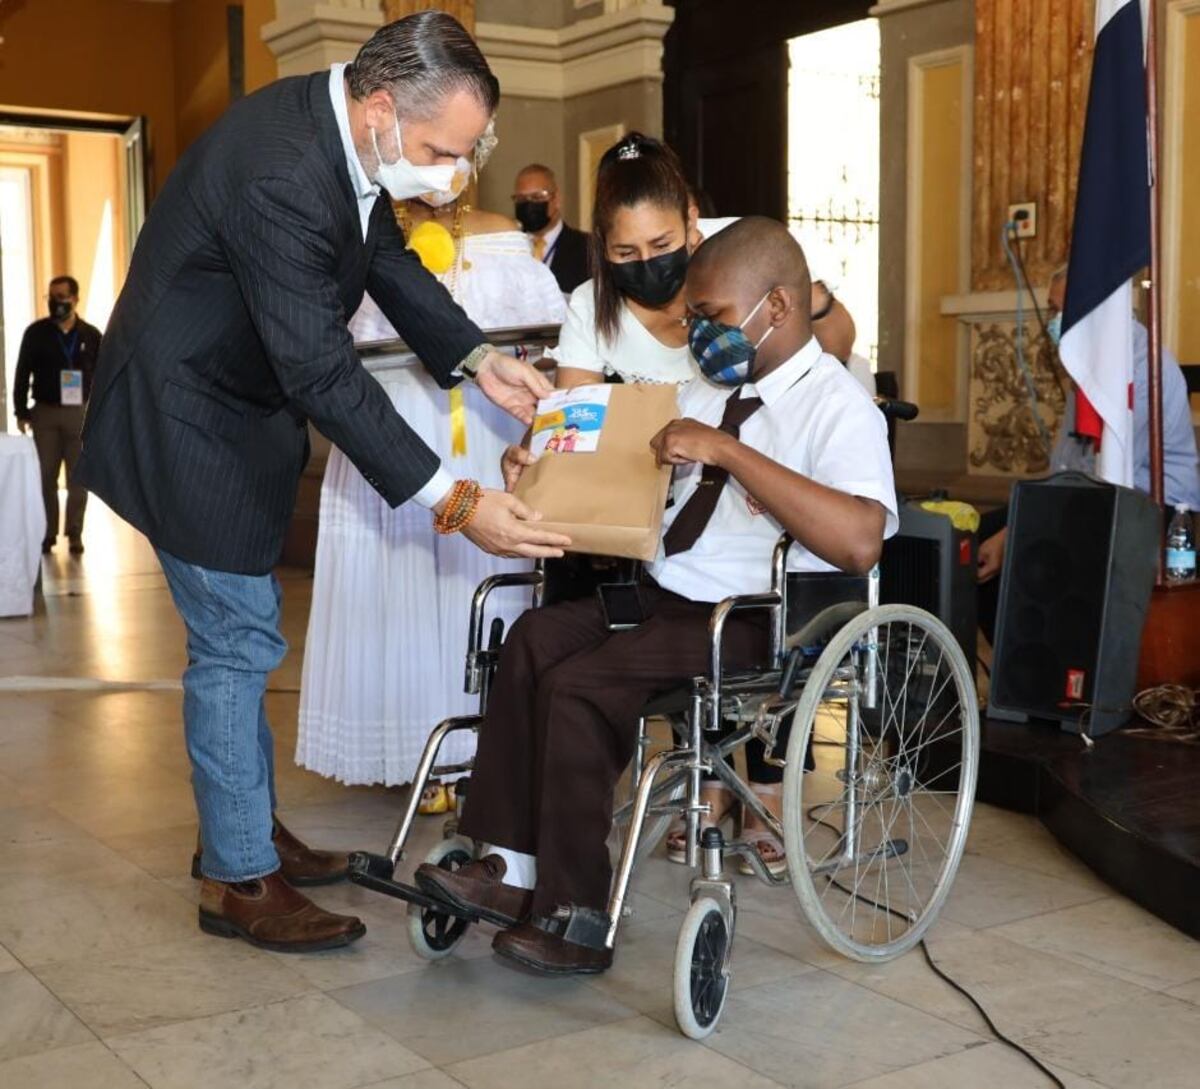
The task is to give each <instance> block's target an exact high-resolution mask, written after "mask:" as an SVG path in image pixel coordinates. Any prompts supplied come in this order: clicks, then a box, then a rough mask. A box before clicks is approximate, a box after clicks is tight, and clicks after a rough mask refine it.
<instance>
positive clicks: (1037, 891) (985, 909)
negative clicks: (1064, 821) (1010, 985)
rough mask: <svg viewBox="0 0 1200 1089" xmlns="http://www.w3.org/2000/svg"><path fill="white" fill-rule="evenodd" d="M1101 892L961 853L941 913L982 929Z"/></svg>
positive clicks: (1084, 900)
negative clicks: (951, 885)
mask: <svg viewBox="0 0 1200 1089" xmlns="http://www.w3.org/2000/svg"><path fill="white" fill-rule="evenodd" d="M1103 895H1104V894H1103V893H1102V892H1100V891H1099V890H1097V889H1096V888H1095V887H1094V886H1092V887H1089V886H1086V885H1078V884H1075V883H1073V882H1069V881H1061V880H1059V879H1058V878H1055V877H1047V876H1046V875H1044V874H1040V873H1033V872H1031V871H1030V870H1023V869H1020V868H1019V867H1017V866H1009V865H1008V864H1006V863H1004V862H997V861H995V860H993V859H990V858H984V857H981V856H979V855H964V856H963V860H962V863H961V864H960V865H959V868H958V873H957V875H956V876H955V879H954V885H953V887H952V888H951V890H950V895H949V897H948V898H947V900H946V905H945V907H943V908H942V915H943V916H944V917H945V918H947V919H950V920H951V921H952V922H956V923H961V924H962V925H963V926H969V927H971V928H973V929H983V928H985V927H991V926H999V925H1000V924H1002V923H1008V922H1013V921H1015V920H1017V919H1024V918H1028V917H1029V916H1031V915H1043V914H1045V913H1046V912H1048V911H1058V910H1059V909H1061V908H1065V907H1073V906H1074V905H1076V904H1084V903H1088V902H1089V901H1092V900H1096V899H1099V898H1100V897H1102V896H1103Z"/></svg>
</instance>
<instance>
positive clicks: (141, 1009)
mask: <svg viewBox="0 0 1200 1089" xmlns="http://www.w3.org/2000/svg"><path fill="white" fill-rule="evenodd" d="M38 978H39V979H41V980H42V982H43V983H45V984H46V986H47V987H49V988H50V989H51V990H52V991H53V992H54V993H55V994H56V995H57V996H58V998H59V999H60V1000H61V1001H62V1002H64V1003H65V1004H66V1005H67V1006H69V1007H70V1008H71V1009H72V1010H74V1011H75V1014H76V1015H77V1016H78V1017H79V1018H80V1020H82V1021H83V1022H84V1023H85V1024H86V1025H87V1026H88V1027H89V1028H90V1029H91V1030H92V1031H93V1032H95V1033H96V1035H98V1036H100V1037H109V1036H117V1035H122V1034H127V1033H131V1032H137V1031H140V1030H142V1029H147V1028H154V1027H155V1026H157V1025H164V1024H169V1023H171V1022H173V1021H189V1020H194V1019H196V1018H201V1017H209V1016H211V1015H212V1014H216V1013H224V1012H226V1011H227V1010H241V1009H248V1008H250V1007H252V1006H262V1005H266V1004H268V1003H271V1002H277V1001H279V1000H281V999H284V998H291V997H294V996H295V995H298V994H302V993H304V992H306V991H309V990H311V989H312V985H311V984H310V983H309V981H308V980H307V979H305V977H304V976H303V975H302V974H300V973H298V972H295V971H292V970H291V969H290V968H289V967H288V966H287V965H286V964H285V963H284V962H282V961H281V960H278V959H277V958H276V957H274V956H271V955H269V954H267V953H264V952H261V951H259V950H255V949H251V948H249V947H247V946H245V945H243V944H242V943H241V942H230V941H222V940H220V939H218V938H214V937H210V936H208V935H204V934H200V933H197V935H196V936H195V937H194V938H189V939H187V940H185V941H179V942H169V943H166V944H162V945H146V946H136V947H133V948H130V949H123V950H121V951H119V952H115V953H110V954H107V955H105V956H100V957H89V958H86V959H83V960H77V961H66V962H62V963H58V964H49V965H43V966H42V967H40V968H39V969H38Z"/></svg>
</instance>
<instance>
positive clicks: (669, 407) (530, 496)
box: [515, 383, 679, 560]
mask: <svg viewBox="0 0 1200 1089" xmlns="http://www.w3.org/2000/svg"><path fill="white" fill-rule="evenodd" d="M678 415H679V411H678V408H677V406H676V399H675V386H673V385H666V386H653V385H622V384H616V383H612V384H603V385H593V386H577V387H576V388H574V389H570V390H559V391H557V392H556V393H554V394H553V395H551V396H550V397H548V398H546V399H545V400H543V401H540V402H539V403H538V411H537V416H536V418H535V419H534V423H533V432H532V435H531V439H530V448H531V449H532V451H533V452H534V453H535V454H536V455H537V456H538V460H537V461H536V462H535V463H534V464H533V465H530V466H529V467H528V468H526V470H525V471H524V472H523V473H522V474H521V479H520V480H519V481H518V482H517V487H516V492H515V494H516V496H517V497H518V498H519V499H521V500H522V501H523V502H525V503H528V504H529V506H531V507H533V508H534V510H538V511H541V513H542V523H541V524H542V525H543V526H544V527H545V528H546V529H548V530H553V531H555V532H559V533H565V534H566V535H567V536H569V537H570V538H571V548H570V549H569V551H571V552H588V553H593V554H597V555H602V556H624V557H627V558H629V559H635V560H652V559H654V556H655V554H656V553H657V551H658V542H659V539H660V538H661V536H662V516H663V509H664V508H665V506H666V502H667V490H668V488H669V487H670V483H671V467H670V466H669V465H664V466H662V467H661V468H660V467H659V466H658V465H656V464H655V463H654V454H653V452H652V451H651V449H650V440H651V439H652V438H653V437H654V436H655V435H656V434H657V433H658V432H659V431H660V430H662V428H664V427H665V426H666V425H667V424H668V423H670V421H671V420H673V419H675V418H676V417H677V416H678Z"/></svg>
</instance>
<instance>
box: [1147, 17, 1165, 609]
mask: <svg viewBox="0 0 1200 1089" xmlns="http://www.w3.org/2000/svg"><path fill="white" fill-rule="evenodd" d="M1146 7H1147V18H1146V114H1147V117H1146V150H1147V152H1148V156H1149V164H1148V166H1149V171H1150V294H1149V299H1148V303H1149V310H1150V312H1149V315H1148V316H1149V319H1150V328H1149V332H1150V337H1149V340H1150V344H1149V348H1150V352H1149V355H1150V358H1149V359H1148V361H1147V362H1148V364H1149V381H1148V383H1147V385H1148V395H1149V397H1148V399H1149V409H1150V413H1149V415H1150V495H1151V498H1153V500H1154V502H1155V503H1157V504H1158V505H1159V507H1160V508H1161V507H1162V506H1163V502H1164V495H1163V406H1162V246H1161V240H1160V238H1159V222H1160V218H1161V216H1160V212H1161V205H1162V189H1161V186H1160V184H1159V181H1160V178H1161V174H1160V172H1159V153H1158V20H1157V17H1156V14H1157V13H1156V9H1157V7H1158V5H1157V4H1156V3H1155V0H1147V5H1146ZM1159 551H1160V553H1161V551H1162V550H1161V549H1160V550H1159ZM1159 559H1160V563H1159V565H1158V566H1159V573H1158V579H1159V584H1160V585H1161V583H1162V563H1161V559H1162V557H1161V555H1160V557H1159Z"/></svg>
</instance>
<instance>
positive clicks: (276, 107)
mask: <svg viewBox="0 0 1200 1089" xmlns="http://www.w3.org/2000/svg"><path fill="white" fill-rule="evenodd" d="M263 133H270V134H271V138H270V139H268V140H264V139H263ZM364 290H369V291H370V292H371V295H372V297H373V298H375V299H377V300H379V301H380V303H381V306H382V308H383V311H384V313H385V314H386V316H387V318H388V320H389V321H390V322H391V323H392V324H393V325H394V326H395V327H396V329H397V330H399V332H400V334H401V336H402V337H403V338H404V340H405V341H406V342H407V343H408V345H409V346H410V347H411V348H413V350H414V351H415V352H416V353H417V355H418V356H419V357H420V358H421V360H422V361H423V362H424V364H425V366H426V367H427V369H429V370H430V372H431V373H432V374H433V375H434V376H435V378H437V380H438V381H439V382H441V383H442V384H444V385H447V386H449V385H453V383H454V379H453V378H452V377H451V371H452V370H453V369H454V368H455V367H456V366H457V365H458V364H459V363H460V362H461V361H462V360H463V359H464V358H465V357H466V356H467V355H468V354H469V353H470V352H471V351H472V350H473V349H474V348H476V347H477V346H478V345H480V344H482V343H483V341H484V338H483V335H482V334H481V333H480V332H479V330H478V329H477V328H476V327H475V325H474V324H472V323H471V322H470V321H469V320H468V319H467V317H466V315H465V314H463V313H462V311H461V310H460V309H459V308H457V307H455V306H453V305H452V304H450V303H449V301H448V299H447V298H446V294H445V289H444V288H443V287H442V286H441V285H440V284H439V283H438V282H437V280H435V279H434V278H433V277H432V276H431V275H430V274H429V273H428V272H426V271H425V269H424V268H423V267H422V266H421V263H420V260H419V259H418V258H417V256H416V255H415V254H413V253H412V252H411V251H409V250H407V249H405V243H404V238H403V236H402V235H401V233H400V230H399V228H398V227H397V226H396V222H395V218H394V216H393V214H392V210H391V207H390V202H389V200H388V197H387V195H386V193H384V194H381V196H380V197H379V199H378V200H377V201H376V204H375V207H374V209H373V211H372V214H371V219H370V223H369V227H368V231H367V238H366V241H365V243H364V241H363V233H362V223H361V220H360V218H359V213H358V208H357V205H356V201H355V194H354V191H353V188H352V186H351V183H350V177H349V172H348V171H347V168H346V153H345V150H344V149H343V145H342V143H341V137H340V135H339V132H338V127H337V121H336V119H335V117H334V113H333V107H332V104H331V102H330V98H329V73H328V72H327V71H325V72H318V73H316V74H314V75H312V76H300V77H294V78H290V79H282V80H279V81H278V82H277V83H274V84H272V85H271V86H270V87H268V88H266V89H264V90H262V91H260V92H258V93H257V94H255V95H253V96H251V97H250V98H246V99H243V100H242V101H240V102H238V103H236V104H235V105H234V106H233V107H231V108H230V109H229V110H228V111H227V112H226V114H225V115H224V117H223V118H222V119H221V120H220V121H219V122H217V124H216V125H215V126H213V128H211V129H210V130H209V131H208V132H207V133H206V134H205V135H204V136H203V137H201V139H200V140H198V141H197V142H196V143H195V144H193V145H192V146H191V148H189V150H188V151H187V152H186V153H185V154H184V156H183V157H182V159H181V160H180V161H179V164H178V165H177V166H176V167H175V170H174V171H173V172H172V174H171V176H170V177H169V178H168V180H167V183H166V185H165V187H164V188H163V191H162V193H161V195H160V196H159V197H158V199H157V200H156V201H155V203H154V206H153V207H152V208H151V210H150V214H149V216H148V217H147V220H146V224H145V226H144V227H143V229H142V233H141V236H140V238H139V239H138V244H137V247H136V249H135V250H134V255H133V262H132V265H131V267H130V271H129V278H128V280H127V282H126V285H125V289H124V290H123V291H122V293H121V297H120V299H119V300H118V303H117V307H116V310H115V311H114V313H113V317H112V321H111V322H110V324H109V327H108V331H107V333H106V335H105V338H104V346H103V350H102V352H101V356H100V366H99V370H98V372H97V375H96V387H95V391H94V393H93V396H92V404H91V407H90V408H89V410H88V414H87V423H86V425H85V428H84V448H83V458H82V461H81V462H80V473H79V475H80V479H81V480H82V481H83V482H84V483H85V484H86V486H87V487H88V488H89V489H90V490H92V491H94V492H95V493H96V494H97V495H99V496H100V497H101V498H102V499H104V501H105V502H106V503H108V505H109V506H111V507H112V508H113V509H115V510H116V511H117V513H118V514H120V515H121V516H122V517H123V518H125V519H126V520H127V521H129V522H131V523H132V524H133V525H134V526H136V527H137V528H138V529H140V530H141V531H142V532H143V533H145V534H146V536H147V537H149V538H150V540H151V542H152V543H153V544H154V545H155V546H156V547H158V548H161V549H164V550H165V551H167V552H169V553H171V554H172V555H174V556H176V557H178V558H179V559H182V560H185V561H187V562H188V563H193V564H198V565H200V566H202V567H207V568H212V569H216V570H221V571H230V572H235V573H239V574H251V575H257V574H265V573H266V572H267V571H269V570H270V568H271V567H272V566H273V565H274V564H275V563H276V562H277V561H278V559H279V555H280V552H281V551H282V547H283V537H284V533H285V531H286V528H287V524H288V521H289V519H290V517H291V514H292V510H293V507H294V504H295V497H296V489H297V486H298V484H299V480H300V474H301V471H302V469H303V467H304V463H305V461H306V460H307V458H308V453H309V450H308V432H307V427H306V424H307V421H308V419H309V418H311V419H312V421H313V423H314V424H315V425H316V426H317V428H318V429H319V430H320V431H321V432H322V433H323V434H324V435H326V436H327V437H328V438H329V439H330V440H331V441H332V442H333V443H335V444H336V445H337V446H338V447H339V448H341V449H342V451H343V452H345V454H346V455H347V457H349V458H350V460H351V461H352V462H353V463H354V464H355V465H356V466H357V467H358V469H359V470H360V471H361V472H362V474H363V476H364V478H365V479H366V480H367V482H368V483H370V484H371V485H372V486H373V487H374V488H375V489H376V490H377V491H378V492H379V494H380V495H381V496H382V497H383V498H384V499H385V500H386V501H387V502H388V503H389V504H391V505H392V506H397V505H399V504H400V503H402V502H403V501H405V500H406V499H408V498H409V497H410V496H412V495H413V494H415V493H416V492H417V491H419V490H420V488H421V487H422V486H423V485H424V484H425V483H426V482H427V481H428V480H429V478H430V477H431V476H432V475H433V473H434V472H435V471H436V469H437V468H438V465H439V461H438V458H437V455H436V454H434V453H433V452H432V451H430V450H429V449H428V447H427V446H426V445H425V444H424V443H423V442H422V441H421V439H420V438H419V437H418V436H417V434H416V433H415V432H414V431H413V430H412V429H411V428H410V427H409V426H408V425H407V424H406V423H405V422H404V421H403V420H402V419H401V418H400V417H399V416H398V415H397V414H396V411H395V410H394V409H393V407H392V404H391V401H390V400H389V399H388V396H387V394H386V393H385V392H384V390H383V387H382V386H380V385H379V383H378V382H377V381H375V379H374V378H372V377H371V376H370V375H369V374H368V373H367V372H366V370H365V369H364V368H363V367H362V364H361V363H360V361H359V358H358V355H357V354H356V352H355V350H354V345H353V342H352V340H351V337H350V333H349V332H348V331H347V328H346V316H347V315H349V314H353V313H354V311H355V310H356V309H357V308H358V305H359V302H360V300H361V299H362V296H363V292H364ZM395 300H403V303H402V304H397V302H396V301H395ZM433 315H437V316H436V317H434V316H433Z"/></svg>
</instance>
